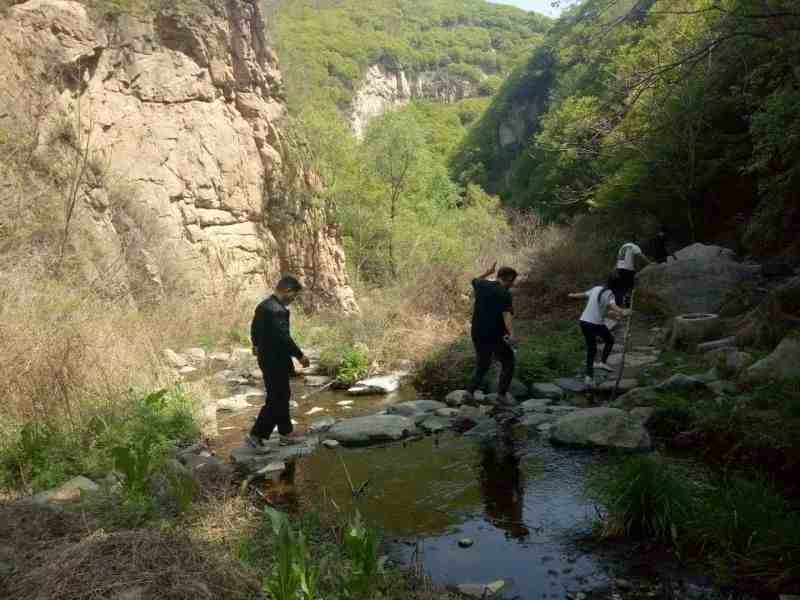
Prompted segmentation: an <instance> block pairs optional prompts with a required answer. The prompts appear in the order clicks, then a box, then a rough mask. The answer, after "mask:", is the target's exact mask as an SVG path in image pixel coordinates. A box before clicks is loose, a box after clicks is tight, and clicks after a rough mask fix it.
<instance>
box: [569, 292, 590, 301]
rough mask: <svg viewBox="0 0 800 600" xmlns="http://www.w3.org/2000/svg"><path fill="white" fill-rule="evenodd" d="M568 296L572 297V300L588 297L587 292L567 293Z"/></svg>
mask: <svg viewBox="0 0 800 600" xmlns="http://www.w3.org/2000/svg"><path fill="white" fill-rule="evenodd" d="M567 297H568V298H572V299H573V300H581V299H585V298H588V297H589V292H575V293H573V294H568V295H567Z"/></svg>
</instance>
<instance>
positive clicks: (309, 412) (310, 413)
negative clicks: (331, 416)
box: [306, 406, 325, 417]
mask: <svg viewBox="0 0 800 600" xmlns="http://www.w3.org/2000/svg"><path fill="white" fill-rule="evenodd" d="M321 412H325V409H324V408H321V407H319V406H315V407H314V408H312V409H311V410H309V411H308V412H306V416H309V417H310V416H311V415H316V414H317V413H321Z"/></svg>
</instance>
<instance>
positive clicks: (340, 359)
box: [319, 344, 369, 385]
mask: <svg viewBox="0 0 800 600" xmlns="http://www.w3.org/2000/svg"><path fill="white" fill-rule="evenodd" d="M319 364H320V367H321V368H322V371H323V372H324V373H325V374H326V375H328V376H329V377H334V378H335V379H336V381H337V382H338V383H340V384H341V385H352V384H354V383H355V382H357V381H358V380H359V379H363V378H364V377H366V376H367V374H368V373H369V358H368V357H367V355H366V353H365V352H363V351H362V350H360V349H358V348H355V347H353V346H350V345H348V344H340V345H337V346H334V347H331V348H326V349H325V350H323V351H322V354H321V355H320V359H319Z"/></svg>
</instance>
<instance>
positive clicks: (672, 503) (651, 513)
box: [590, 456, 695, 543]
mask: <svg viewBox="0 0 800 600" xmlns="http://www.w3.org/2000/svg"><path fill="white" fill-rule="evenodd" d="M590 486H591V490H592V492H593V493H594V495H595V496H597V497H598V498H599V499H600V500H601V501H602V502H603V503H604V505H605V507H606V510H607V511H608V513H607V516H606V521H605V524H604V531H605V533H606V534H607V535H612V536H616V535H626V536H630V537H637V538H654V539H657V540H660V541H664V542H671V543H677V542H678V541H679V540H680V539H681V536H682V535H683V534H684V530H685V528H686V523H687V520H688V519H689V516H690V515H691V514H692V509H693V504H692V496H693V493H694V491H695V490H694V487H695V486H694V485H693V484H692V483H691V482H690V481H689V479H688V478H687V477H686V475H685V474H684V473H682V472H681V471H680V470H679V469H678V468H677V467H675V466H673V465H669V464H668V463H665V462H663V461H660V460H657V459H654V458H652V457H647V456H636V457H631V458H628V459H626V460H625V461H624V462H622V463H621V464H619V465H614V466H612V467H607V468H604V469H600V470H599V471H598V472H596V473H595V474H594V476H593V478H592V481H591V484H590Z"/></svg>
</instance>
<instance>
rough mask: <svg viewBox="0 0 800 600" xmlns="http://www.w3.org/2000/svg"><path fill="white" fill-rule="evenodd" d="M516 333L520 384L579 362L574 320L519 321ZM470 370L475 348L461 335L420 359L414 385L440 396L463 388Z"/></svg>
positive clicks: (544, 378)
mask: <svg viewBox="0 0 800 600" xmlns="http://www.w3.org/2000/svg"><path fill="white" fill-rule="evenodd" d="M516 333H517V336H518V338H519V340H520V346H519V349H518V351H517V364H516V377H517V378H518V379H520V380H521V381H523V382H524V383H526V384H532V383H539V382H543V381H550V380H552V379H555V378H558V377H564V376H567V375H568V374H569V373H571V372H573V371H574V370H575V369H576V368H577V367H578V365H580V361H581V357H582V356H583V338H582V337H581V335H580V331H579V329H578V326H577V324H576V323H575V322H574V321H567V320H561V321H545V322H538V321H536V322H535V321H521V322H518V323H517V324H516ZM474 369H475V351H474V348H473V346H472V341H471V340H470V339H469V338H466V337H465V338H462V339H460V340H458V341H456V342H455V343H454V344H451V345H450V346H448V347H446V348H443V349H442V350H440V351H438V352H436V353H434V354H433V355H431V356H430V357H428V358H427V359H426V360H424V361H422V362H421V363H420V364H419V365H418V367H417V369H416V371H415V373H414V384H415V385H416V386H417V389H419V390H420V391H422V392H425V393H428V394H431V395H433V396H435V397H441V396H444V395H446V394H447V393H449V392H451V391H453V390H457V389H463V388H464V387H466V385H467V383H468V382H469V380H470V379H471V377H472V373H473V370H474ZM487 381H488V379H487Z"/></svg>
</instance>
